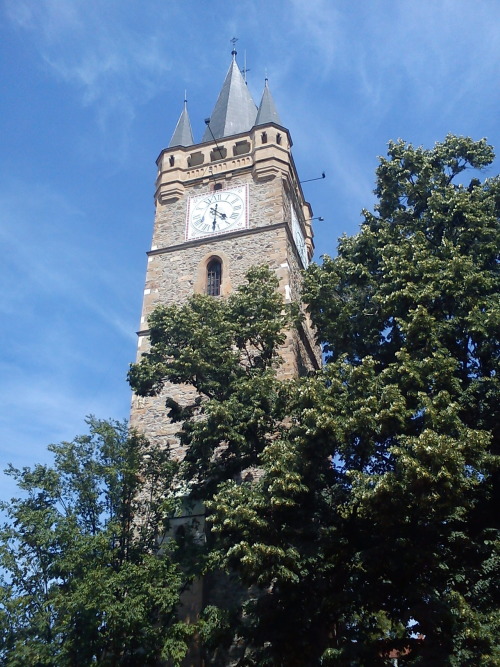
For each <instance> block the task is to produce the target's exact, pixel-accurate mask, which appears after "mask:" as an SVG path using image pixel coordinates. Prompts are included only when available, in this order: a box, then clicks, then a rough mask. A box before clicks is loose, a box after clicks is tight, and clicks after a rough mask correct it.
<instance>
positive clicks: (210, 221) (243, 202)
mask: <svg viewBox="0 0 500 667" xmlns="http://www.w3.org/2000/svg"><path fill="white" fill-rule="evenodd" d="M247 199H248V186H247V185H240V186H238V187H235V188H230V189H227V190H217V191H216V192H207V193H206V194H204V195H198V196H197V197H191V198H190V199H189V202H188V213H187V224H186V238H187V239H195V238H199V237H202V236H210V235H212V234H224V233H225V232H232V231H234V230H235V229H242V228H244V227H246V226H247V219H248V216H247V211H248V206H247Z"/></svg>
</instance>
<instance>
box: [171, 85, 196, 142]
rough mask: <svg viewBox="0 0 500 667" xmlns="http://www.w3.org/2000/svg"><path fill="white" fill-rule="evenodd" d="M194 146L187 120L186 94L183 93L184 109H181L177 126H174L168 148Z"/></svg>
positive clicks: (189, 124) (189, 123)
mask: <svg viewBox="0 0 500 667" xmlns="http://www.w3.org/2000/svg"><path fill="white" fill-rule="evenodd" d="M193 144H194V139H193V131H192V129H191V122H190V120H189V114H188V110H187V94H186V91H184V108H183V109H182V112H181V115H180V116H179V120H178V121H177V125H176V126H175V130H174V133H173V135H172V138H171V139H170V143H169V145H168V147H169V148H172V146H192V145H193Z"/></svg>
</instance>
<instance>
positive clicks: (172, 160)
mask: <svg viewBox="0 0 500 667" xmlns="http://www.w3.org/2000/svg"><path fill="white" fill-rule="evenodd" d="M168 161H169V162H170V166H171V167H173V166H174V164H175V157H174V156H173V155H171V156H170V157H169V158H168Z"/></svg>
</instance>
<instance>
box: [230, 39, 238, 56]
mask: <svg viewBox="0 0 500 667" xmlns="http://www.w3.org/2000/svg"><path fill="white" fill-rule="evenodd" d="M229 41H230V42H231V44H232V45H233V50H232V51H231V55H232V56H233V58H236V53H237V51H236V42H237V41H238V38H237V37H233V38H232V39H230V40H229Z"/></svg>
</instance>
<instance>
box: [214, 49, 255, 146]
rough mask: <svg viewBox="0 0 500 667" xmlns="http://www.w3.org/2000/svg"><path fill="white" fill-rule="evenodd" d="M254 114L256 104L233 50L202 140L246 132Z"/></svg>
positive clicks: (251, 125)
mask: <svg viewBox="0 0 500 667" xmlns="http://www.w3.org/2000/svg"><path fill="white" fill-rule="evenodd" d="M256 116H257V106H256V105H255V102H254V101H253V99H252V96H251V95H250V91H249V90H248V87H247V84H246V83H245V80H244V79H243V76H242V74H241V72H240V70H239V68H238V65H237V63H236V51H233V60H232V62H231V65H230V67H229V70H228V73H227V75H226V78H225V80H224V83H223V85H222V90H221V91H220V93H219V97H218V99H217V102H216V103H215V107H214V110H213V112H212V116H211V117H210V127H207V129H206V130H205V134H204V135H203V139H202V141H211V140H212V139H213V137H215V138H216V139H221V138H222V137H229V136H231V135H233V134H239V133H240V132H248V130H250V129H251V128H252V127H253V126H254V125H255V118H256ZM212 135H213V136H212Z"/></svg>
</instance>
